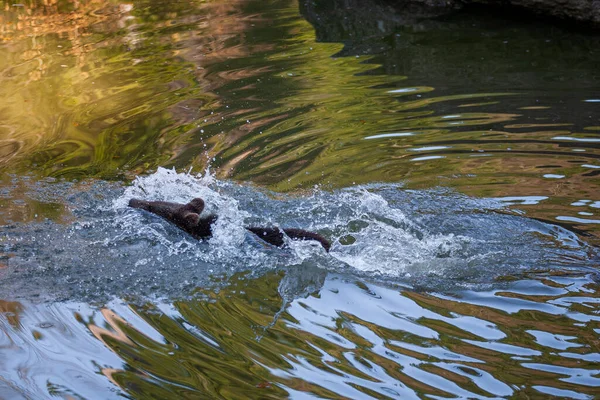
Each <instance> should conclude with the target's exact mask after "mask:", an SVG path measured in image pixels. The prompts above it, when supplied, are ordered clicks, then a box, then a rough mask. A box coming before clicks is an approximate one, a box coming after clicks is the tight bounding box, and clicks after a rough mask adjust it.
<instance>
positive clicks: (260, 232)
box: [129, 198, 331, 251]
mask: <svg viewBox="0 0 600 400" xmlns="http://www.w3.org/2000/svg"><path fill="white" fill-rule="evenodd" d="M129 207H133V208H139V209H142V210H146V211H149V212H151V213H153V214H156V215H158V216H161V217H163V218H164V219H166V220H167V221H169V222H171V223H173V224H175V225H177V226H178V227H179V228H181V229H183V230H184V231H186V232H187V233H189V234H190V235H192V236H193V237H195V238H196V239H207V238H209V237H211V236H212V231H211V225H212V224H213V223H214V222H215V221H216V220H217V218H218V217H217V216H216V215H214V214H209V215H207V216H205V217H201V216H200V214H201V213H202V210H204V200H202V199H201V198H195V199H194V200H192V201H190V202H189V203H187V204H180V203H171V202H168V201H147V200H140V199H131V200H129ZM246 229H247V230H249V231H250V232H252V233H254V234H255V235H256V236H258V237H259V238H261V239H262V240H264V241H265V242H267V243H270V244H272V245H274V246H278V247H282V246H283V245H284V244H285V241H284V235H285V236H288V237H289V238H291V239H298V240H316V241H317V242H319V243H320V244H321V246H323V248H324V249H325V250H326V251H329V249H330V247H331V243H329V241H328V240H327V239H325V238H324V237H323V236H321V235H320V234H318V233H316V232H310V231H305V230H304V229H296V228H286V229H283V228H281V229H280V228H276V227H273V228H269V227H266V228H264V227H255V226H247V227H246Z"/></svg>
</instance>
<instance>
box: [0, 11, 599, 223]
mask: <svg viewBox="0 0 600 400" xmlns="http://www.w3.org/2000/svg"><path fill="white" fill-rule="evenodd" d="M3 4H4V11H3V12H2V13H1V17H0V27H1V28H0V32H1V35H2V36H1V37H2V43H1V44H0V71H1V73H0V96H2V99H3V101H2V102H1V103H0V118H1V121H2V122H1V123H0V160H1V167H0V168H1V171H3V172H12V173H17V174H24V173H27V174H32V175H33V176H52V177H64V178H66V179H73V178H78V179H81V178H89V177H92V178H102V179H111V180H114V179H117V180H124V181H129V180H130V179H132V178H133V177H134V176H136V175H139V174H144V173H148V172H151V171H153V170H154V169H155V168H156V167H158V166H167V167H170V166H173V167H176V168H178V169H183V170H188V169H190V168H193V169H194V170H196V171H199V170H202V169H204V168H205V167H206V166H207V165H208V164H211V166H212V168H213V170H214V171H216V174H217V176H218V177H220V178H232V179H235V180H249V181H253V182H256V183H259V184H261V185H264V186H268V187H269V188H271V189H274V190H277V191H298V190H304V189H308V188H311V187H312V186H313V185H315V184H320V185H325V187H330V188H336V187H344V186H349V185H352V184H354V183H356V184H359V183H365V182H372V181H405V182H406V183H407V185H408V186H409V187H414V188H425V187H432V186H437V185H443V186H450V187H456V188H458V189H459V190H460V191H463V192H466V193H468V194H472V195H476V196H491V197H503V196H545V197H548V198H550V200H549V201H548V202H546V203H545V204H540V205H535V207H533V208H532V213H533V215H534V216H537V217H541V218H545V219H550V220H555V218H556V217H557V216H564V215H571V216H572V215H573V214H577V212H579V210H574V209H573V208H572V207H571V206H570V204H571V203H573V202H575V201H577V200H579V199H582V198H584V199H595V198H596V197H597V193H598V191H599V190H600V188H599V187H598V183H597V180H595V179H593V177H594V176H596V172H597V171H595V170H594V168H595V166H596V165H598V159H599V158H600V154H599V153H598V151H597V146H596V145H595V143H593V142H582V141H580V140H579V141H577V140H568V139H569V137H571V136H573V137H585V136H586V135H587V136H590V135H593V134H594V129H595V127H597V120H598V111H597V106H596V105H597V103H595V102H594V101H595V100H594V99H595V97H594V96H595V94H594V92H593V91H592V90H590V88H591V87H593V86H594V84H595V83H597V82H598V79H600V78H599V76H598V73H597V68H596V66H597V61H598V57H599V53H598V50H597V49H598V48H599V47H600V46H596V45H597V44H598V38H597V37H594V36H585V35H581V34H577V33H569V32H566V31H563V30H560V29H552V28H550V27H548V26H546V25H539V26H537V25H535V26H531V25H530V24H522V23H520V22H513V23H511V24H507V22H506V20H503V19H501V18H499V19H494V18H489V17H487V18H481V16H477V15H476V16H465V17H460V18H459V17H455V18H447V19H446V20H443V21H441V20H426V21H423V22H410V21H405V25H402V24H399V23H398V22H394V20H393V18H392V19H390V20H387V19H385V18H386V16H385V13H383V14H382V13H379V14H377V12H376V10H375V9H371V11H369V12H367V11H364V10H361V9H360V8H359V9H358V11H356V12H354V14H353V11H352V10H353V9H352V8H349V9H347V10H346V11H344V12H346V13H347V15H346V14H344V15H345V16H344V18H343V19H342V20H343V21H344V22H343V23H342V24H340V25H331V24H330V25H326V21H328V18H330V16H329V15H328V14H323V15H320V16H319V17H320V19H319V18H314V17H315V16H314V15H313V14H312V13H313V12H314V11H315V10H312V9H310V7H308V8H306V7H304V8H303V9H302V11H303V12H304V14H305V16H306V17H307V18H309V20H310V21H311V23H313V24H315V27H313V26H312V25H311V24H309V23H308V22H307V21H306V20H305V19H304V18H302V16H301V15H300V14H299V12H298V4H296V3H295V2H293V1H292V2H289V1H271V2H257V1H251V0H247V1H242V0H239V1H228V2H184V3H181V2H178V3H175V4H170V3H163V2H156V1H136V2H132V3H119V2H109V3H105V2H98V1H84V2H78V3H74V2H71V1H60V2H55V3H52V2H49V3H42V2H30V3H26V4H25V5H24V7H21V6H13V5H12V3H9V2H4V3H3ZM303 6H306V4H304V5H303ZM373 7H374V6H373ZM324 10H325V11H323V12H326V11H327V10H326V8H325V9H324ZM374 10H375V11H374ZM370 12H371V13H372V14H373V15H378V17H377V18H382V21H383V23H382V24H379V25H378V24H375V23H373V21H370V20H366V19H368V17H369V15H370ZM335 15H337V14H334V16H335ZM334 18H338V19H339V18H342V17H340V16H338V17H334ZM461 18H462V19H461ZM319 21H321V22H319ZM324 21H325V22H324ZM330 22H331V21H330ZM323 24H325V25H323ZM328 26H330V28H328ZM315 28H316V32H317V33H318V35H319V36H317V37H315ZM326 41H332V43H327V42H326ZM341 42H343V43H344V44H341ZM569 43H570V45H569V46H567V44H569ZM370 53H376V55H373V56H371V55H369V54H370ZM582 132H585V134H583V133H582ZM565 138H567V139H565ZM553 176H564V178H561V179H556V178H552V179H551V178H548V177H553ZM592 222H593V219H590V223H589V224H579V228H582V229H583V230H586V231H595V230H596V228H595V225H594V224H593V223H592Z"/></svg>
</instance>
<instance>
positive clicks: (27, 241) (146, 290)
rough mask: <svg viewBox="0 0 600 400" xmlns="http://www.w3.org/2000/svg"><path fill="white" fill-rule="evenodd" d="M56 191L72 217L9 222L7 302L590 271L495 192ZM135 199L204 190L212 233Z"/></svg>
mask: <svg viewBox="0 0 600 400" xmlns="http://www.w3.org/2000/svg"><path fill="white" fill-rule="evenodd" d="M37 185H39V186H41V187H40V188H38V189H39V190H42V191H44V190H47V189H46V188H44V187H43V184H39V183H38V184H37ZM59 191H60V190H59ZM64 191H65V192H64V193H58V194H57V193H55V195H56V196H59V197H60V196H62V197H63V198H64V201H65V202H66V203H67V204H68V205H69V206H71V207H72V208H73V213H74V215H75V217H76V221H75V222H74V223H73V224H71V225H60V224H56V223H53V222H50V221H45V222H42V223H34V224H22V225H14V226H12V227H10V229H7V230H6V232H5V234H4V240H3V247H4V252H5V253H10V254H12V256H11V257H10V258H9V268H8V269H6V270H5V271H3V279H2V284H1V287H0V291H2V292H4V293H3V295H4V296H5V297H15V296H16V297H19V296H24V297H37V296H42V297H44V296H46V295H48V296H51V297H53V298H56V297H58V298H74V297H75V298H77V297H82V296H83V297H88V298H89V297H91V298H98V299H102V298H106V297H111V296H122V295H131V296H148V295H150V294H152V295H154V296H159V297H162V296H167V297H179V296H187V295H190V294H192V293H193V292H194V290H195V288H197V287H211V286H214V285H219V284H221V283H223V279H222V277H227V276H231V274H233V273H239V272H243V271H249V273H250V274H255V275H260V274H262V273H264V272H265V271H268V270H272V269H277V268H302V265H311V266H315V267H318V268H323V269H325V270H330V271H336V272H341V273H348V274H354V275H361V276H363V277H367V278H369V277H370V278H372V279H385V280H386V281H387V282H394V283H400V284H408V285H413V286H415V285H416V286H419V287H424V288H428V289H436V290H447V289H452V287H456V286H458V287H463V288H464V287H468V288H473V287H477V285H490V284H494V281H495V280H496V279H497V278H498V277H502V276H506V275H513V274H521V273H525V272H528V271H532V270H540V269H541V270H548V269H564V268H591V267H592V265H593V264H592V260H593V259H594V257H595V256H593V255H591V254H593V251H592V249H590V247H589V246H587V245H586V244H585V243H583V242H582V241H581V240H579V239H578V237H577V236H576V235H575V234H573V233H572V232H569V231H567V230H565V229H563V228H561V227H558V226H553V225H549V224H546V223H543V222H539V221H537V220H532V219H528V218H525V217H523V216H521V215H514V214H511V213H508V212H507V211H506V210H505V209H504V208H503V206H502V204H501V203H500V202H498V201H495V200H486V199H474V198H469V197H466V196H462V195H457V194H456V193H453V192H449V191H443V190H437V191H436V190H430V191H409V190H403V189H402V187H401V186H400V185H397V184H373V185H363V186H356V187H351V188H347V189H343V190H340V191H334V192H326V191H320V190H316V189H315V190H314V191H313V192H312V193H311V194H309V195H306V196H297V197H292V196H288V197H282V196H275V195H274V194H273V193H269V192H265V191H260V190H257V189H256V188H254V187H252V186H248V185H240V184H237V183H234V182H230V181H220V180H218V179H215V178H214V176H212V175H211V174H210V172H209V171H207V172H206V173H205V174H203V175H197V176H196V175H192V174H189V173H177V172H176V171H174V170H167V169H162V168H161V169H158V171H157V172H156V173H154V174H151V175H148V176H145V177H138V178H137V179H135V180H134V182H133V183H132V185H131V186H129V187H127V188H125V189H124V190H123V189H115V188H114V187H111V186H110V185H108V184H106V185H104V186H103V185H93V186H91V187H90V188H88V192H86V191H81V189H76V188H74V187H70V188H67V189H64ZM132 197H139V198H143V199H146V200H165V201H174V202H181V203H185V202H188V201H190V200H191V199H193V198H195V197H201V198H203V199H204V200H205V202H206V205H207V211H206V212H211V213H215V214H218V215H219V219H218V222H217V223H216V224H215V226H214V228H213V234H214V236H213V237H212V238H211V239H210V240H208V241H205V242H202V241H200V242H199V241H196V240H194V239H193V238H191V237H189V236H188V235H187V234H185V233H184V232H182V231H180V230H178V229H177V228H176V227H174V226H172V225H171V224H169V223H168V222H167V221H164V220H162V219H161V218H159V217H156V216H155V215H151V214H149V213H146V212H143V211H140V210H136V209H132V208H129V207H127V202H128V201H129V199H130V198H132ZM250 224H251V225H264V226H269V225H277V226H282V227H294V228H302V229H308V230H311V231H318V232H320V233H321V234H323V235H324V236H326V237H327V238H328V239H330V240H331V242H332V244H333V245H332V248H331V252H330V253H325V251H324V250H323V249H322V248H321V247H320V246H319V245H318V244H316V243H312V242H309V241H305V242H303V241H293V242H292V241H289V242H288V245H289V246H288V247H287V248H283V249H279V248H275V247H273V246H270V245H268V244H266V243H264V242H262V241H261V240H260V239H258V238H257V237H255V236H254V235H252V234H249V233H247V232H246V230H245V229H244V226H245V225H250ZM491 227H493V228H491ZM225 281H226V279H225ZM474 285H475V286H474Z"/></svg>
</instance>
